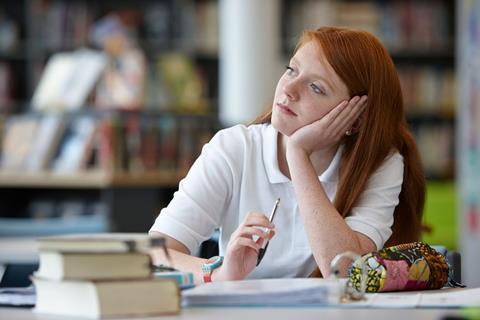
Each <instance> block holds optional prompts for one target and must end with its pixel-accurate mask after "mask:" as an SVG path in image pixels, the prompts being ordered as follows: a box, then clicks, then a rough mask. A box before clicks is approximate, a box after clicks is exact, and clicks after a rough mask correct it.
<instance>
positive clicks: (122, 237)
mask: <svg viewBox="0 0 480 320" xmlns="http://www.w3.org/2000/svg"><path fill="white" fill-rule="evenodd" d="M163 244H164V239H163V238H153V237H149V236H148V235H147V234H118V233H117V234H115V233H108V234H95V235H68V236H54V237H44V238H40V239H39V240H38V247H39V250H40V266H39V269H38V271H37V272H35V273H34V275H33V276H32V281H33V283H34V285H35V288H36V291H37V303H36V306H35V311H36V312H39V313H50V314H59V315H70V316H83V317H90V318H100V317H104V316H140V315H159V314H176V313H179V311H180V292H179V288H178V285H177V283H176V282H175V280H173V279H158V278H154V277H152V275H151V274H152V272H151V260H150V256H149V255H148V253H147V251H148V249H149V248H151V247H153V246H158V245H160V246H163Z"/></svg>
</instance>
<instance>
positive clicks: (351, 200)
mask: <svg viewBox="0 0 480 320" xmlns="http://www.w3.org/2000/svg"><path fill="white" fill-rule="evenodd" d="M311 41H313V42H314V43H316V44H317V45H318V46H319V48H320V49H321V51H322V53H323V54H324V56H325V58H326V60H327V61H328V63H329V64H330V65H331V66H332V67H333V69H334V70H335V72H336V73H337V75H338V76H339V77H340V78H341V79H342V80H343V82H344V83H345V84H346V86H347V88H348V90H349V94H350V96H351V97H353V96H356V95H359V96H361V95H367V96H368V102H367V106H366V108H365V112H366V114H365V118H364V120H363V122H362V124H361V126H360V127H359V129H358V132H357V133H356V134H354V135H352V136H348V137H346V138H345V141H344V144H345V146H344V153H343V157H342V161H341V165H340V176H339V185H338V190H337V193H336V196H335V201H334V205H335V208H336V209H337V210H338V212H340V214H341V215H342V216H344V217H345V216H348V215H349V214H350V213H351V210H352V208H353V207H354V206H355V204H356V203H357V201H358V199H359V198H360V195H361V194H362V192H363V191H364V189H365V186H366V184H367V182H368V179H369V178H370V176H371V175H372V174H373V173H374V172H375V170H377V169H378V168H379V166H380V165H381V164H382V163H383V161H384V160H385V158H386V157H387V156H388V155H389V154H390V153H391V152H392V150H396V151H398V152H399V153H400V154H401V155H402V156H403V162H404V172H403V184H402V191H401V192H400V196H399V204H398V205H397V207H396V208H395V212H394V223H393V226H392V231H393V233H392V236H391V237H390V239H388V241H387V243H386V246H389V245H394V244H400V243H406V242H411V241H417V240H419V238H420V232H421V220H422V213H423V206H424V202H425V178H424V176H423V172H422V166H421V161H420V156H419V153H418V150H417V147H416V143H415V140H414V138H413V136H412V134H411V133H410V132H409V130H408V127H407V123H406V120H405V113H404V107H403V99H402V91H401V88H400V81H399V79H398V75H397V72H396V69H395V65H394V64H393V61H392V59H391V58H390V56H389V54H388V52H387V50H386V49H385V47H384V46H383V45H382V44H381V43H380V41H379V40H378V39H377V38H376V37H375V36H373V35H372V34H370V33H368V32H366V31H362V30H356V29H350V28H337V27H323V28H320V29H317V30H315V31H313V30H308V31H305V32H304V33H303V35H302V37H301V38H300V41H299V43H298V45H297V50H298V48H300V47H302V46H303V45H304V44H306V43H308V42H311ZM270 119H271V111H269V112H268V113H266V114H264V115H263V116H261V117H259V118H258V119H257V120H256V121H255V122H254V123H265V122H270Z"/></svg>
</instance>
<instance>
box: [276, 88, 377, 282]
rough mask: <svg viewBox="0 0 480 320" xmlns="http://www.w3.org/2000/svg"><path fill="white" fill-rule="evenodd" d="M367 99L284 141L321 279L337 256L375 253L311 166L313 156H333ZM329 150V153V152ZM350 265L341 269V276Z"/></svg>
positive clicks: (345, 104) (341, 107)
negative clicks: (340, 211) (339, 209)
mask: <svg viewBox="0 0 480 320" xmlns="http://www.w3.org/2000/svg"><path fill="white" fill-rule="evenodd" d="M366 99H367V97H366V96H364V97H362V98H359V97H354V98H352V99H351V100H350V101H349V102H346V101H344V102H342V103H340V104H339V105H338V106H337V107H336V108H334V109H332V111H331V112H329V113H328V114H327V115H325V116H324V117H323V118H322V119H320V120H318V121H316V122H314V123H312V124H310V125H307V126H304V127H302V128H300V129H298V130H297V131H296V132H294V133H293V134H292V135H291V136H290V137H285V139H286V147H285V148H286V160H287V163H288V170H289V174H290V177H291V179H292V183H293V187H294V189H295V194H296V197H297V202H298V206H299V209H300V213H301V215H302V218H303V220H304V221H303V224H304V228H305V231H306V233H307V237H308V239H309V243H310V246H311V249H312V253H313V256H314V258H315V261H316V262H317V265H318V266H319V268H320V271H321V272H322V274H323V276H325V277H327V276H328V275H329V274H330V262H331V261H332V259H333V258H334V257H335V256H336V255H337V254H339V253H342V252H344V251H354V252H356V253H359V254H363V253H366V252H368V251H373V250H375V249H376V246H375V243H374V242H373V241H372V240H371V239H370V238H368V237H367V236H365V235H363V234H361V233H359V232H355V231H354V230H352V229H351V228H350V227H349V226H348V225H347V223H346V222H345V220H344V219H343V217H342V216H341V215H340V213H339V212H338V211H337V209H336V208H335V207H334V206H333V204H332V203H331V202H330V200H329V198H328V196H327V194H326V193H325V190H324V189H323V186H322V184H321V183H320V181H319V179H318V174H317V172H316V170H315V167H314V165H313V163H312V160H311V158H312V154H314V153H316V154H317V155H318V154H319V153H322V152H323V153H328V152H330V153H331V154H332V149H333V150H334V151H333V152H335V150H336V146H338V144H339V142H340V140H341V139H342V137H343V135H344V134H345V132H346V130H348V129H350V128H351V126H352V124H353V123H354V121H355V120H357V118H358V117H359V116H360V114H361V112H362V111H363V108H364V106H365V103H366ZM329 150H330V151H329ZM348 264H349V261H345V262H344V263H343V264H342V266H343V268H340V270H341V271H343V274H345V273H346V268H347V266H348Z"/></svg>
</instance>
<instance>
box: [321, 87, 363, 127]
mask: <svg viewBox="0 0 480 320" xmlns="http://www.w3.org/2000/svg"><path fill="white" fill-rule="evenodd" d="M366 105H367V96H362V97H359V96H355V97H353V98H352V99H350V100H349V101H343V102H342V103H340V104H339V105H338V106H337V107H336V108H334V109H333V110H332V111H331V112H330V113H332V120H331V121H330V122H329V126H328V127H329V128H332V130H334V131H335V135H337V136H342V135H344V134H345V132H346V131H347V130H351V127H352V125H353V123H354V122H355V121H356V120H357V119H358V118H359V116H360V115H361V114H362V112H363V111H364V109H365V106H366ZM333 111H335V112H333ZM330 113H329V115H330Z"/></svg>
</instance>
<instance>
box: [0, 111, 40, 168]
mask: <svg viewBox="0 0 480 320" xmlns="http://www.w3.org/2000/svg"><path fill="white" fill-rule="evenodd" d="M37 127H38V121H37V119H36V117H34V116H31V115H20V116H13V117H10V118H9V119H8V120H7V121H6V124H5V128H4V133H3V137H2V145H1V167H2V169H6V170H22V169H24V168H25V165H26V163H27V160H28V158H29V155H30V152H31V150H32V148H33V141H34V140H35V135H36V132H37Z"/></svg>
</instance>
